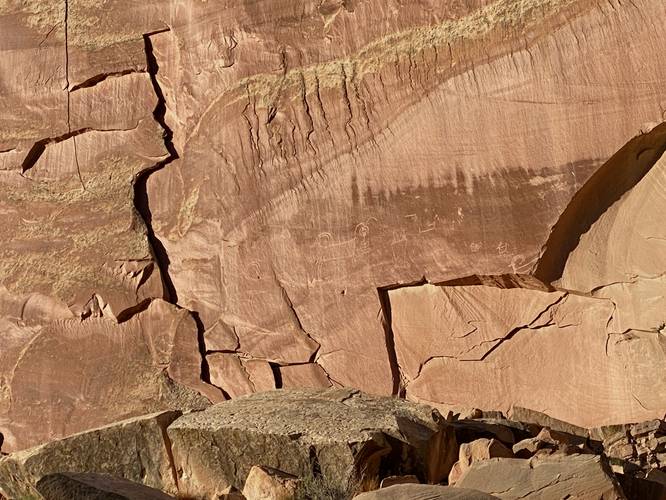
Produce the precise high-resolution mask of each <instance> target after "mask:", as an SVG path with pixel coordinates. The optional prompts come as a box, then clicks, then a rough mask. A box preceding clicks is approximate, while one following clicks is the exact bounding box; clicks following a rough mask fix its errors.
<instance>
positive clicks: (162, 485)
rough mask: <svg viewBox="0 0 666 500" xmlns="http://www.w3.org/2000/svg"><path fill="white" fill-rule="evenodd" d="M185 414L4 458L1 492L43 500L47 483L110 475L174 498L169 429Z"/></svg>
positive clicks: (117, 426) (141, 420)
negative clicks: (64, 476)
mask: <svg viewBox="0 0 666 500" xmlns="http://www.w3.org/2000/svg"><path fill="white" fill-rule="evenodd" d="M180 415H181V413H180V412H178V411H167V412H162V413H155V414H152V415H144V416H141V417H137V418H133V419H129V420H125V421H122V422H116V423H114V424H112V425H109V426H107V427H101V428H98V429H94V430H91V431H88V432H83V433H80V434H75V435H72V436H68V437H66V438H63V439H60V440H56V441H51V442H49V443H47V444H44V445H41V446H38V447H35V448H30V449H27V450H23V451H19V452H16V453H13V454H11V455H8V456H6V457H3V458H1V459H0V490H2V491H4V493H5V494H6V495H7V496H9V497H10V498H31V497H33V496H34V497H35V498H41V497H40V493H39V491H38V490H39V488H37V485H38V483H39V481H40V480H42V478H44V477H45V476H49V475H51V474H55V473H69V472H72V473H95V474H106V475H109V476H113V477H114V478H117V479H121V480H122V479H124V480H128V481H133V482H136V483H140V484H143V485H146V486H149V487H151V488H157V489H158V490H162V491H165V492H168V493H175V492H176V477H175V475H174V469H173V464H172V463H171V458H170V451H169V448H168V441H167V440H166V428H167V426H168V425H169V424H170V423H171V422H173V421H174V420H175V419H176V418H178V416H180ZM47 484H51V483H49V481H48V480H47ZM42 485H44V483H42Z"/></svg>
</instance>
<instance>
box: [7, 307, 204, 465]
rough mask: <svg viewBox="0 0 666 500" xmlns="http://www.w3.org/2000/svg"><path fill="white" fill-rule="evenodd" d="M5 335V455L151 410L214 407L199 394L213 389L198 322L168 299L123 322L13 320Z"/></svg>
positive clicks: (8, 325)
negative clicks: (205, 378) (204, 377)
mask: <svg viewBox="0 0 666 500" xmlns="http://www.w3.org/2000/svg"><path fill="white" fill-rule="evenodd" d="M0 331H1V332H2V333H3V337H2V338H3V341H4V342H7V340H9V341H12V343H10V344H9V347H10V349H8V350H7V351H1V352H2V354H0V356H1V357H0V359H2V360H3V361H4V362H3V363H2V364H0V381H2V383H3V387H5V388H6V391H3V392H1V393H0V429H2V430H1V431H0V432H2V433H3V434H4V437H5V443H4V445H3V448H2V449H3V451H7V452H9V451H13V450H20V449H23V448H28V447H30V446H34V445H36V444H39V443H42V442H45V441H49V440H51V439H54V438H59V437H63V436H66V435H68V434H73V433H75V432H78V431H80V430H81V429H89V428H92V427H98V426H101V425H105V424H110V423H111V422H114V421H116V420H121V419H124V418H128V417H132V416H136V415H142V414H145V413H147V412H153V411H158V410H165V409H170V408H181V409H191V408H200V409H201V408H204V407H206V406H207V405H208V404H209V402H208V399H206V398H205V397H204V396H202V395H201V394H200V393H199V392H198V391H201V392H206V390H207V389H208V388H205V387H202V386H204V384H203V382H201V379H200V370H201V363H200V357H199V351H198V349H197V330H196V326H195V324H194V321H193V320H192V318H191V317H190V316H189V314H188V313H187V311H183V310H178V309H177V308H176V307H175V306H173V305H171V304H168V303H166V302H164V301H161V300H155V301H153V302H151V303H150V305H149V306H148V308H147V309H146V310H145V311H142V312H140V313H138V314H136V315H134V316H133V317H132V318H131V319H130V320H128V321H126V322H124V323H122V324H117V323H116V322H115V321H113V320H108V319H106V318H89V319H86V320H84V321H83V322H81V321H80V320H78V319H66V320H58V321H55V322H53V323H50V324H48V325H46V326H39V327H35V326H32V327H31V326H17V325H16V324H14V323H12V322H10V321H8V320H7V321H5V322H4V323H0ZM14 345H16V347H13V346H14ZM210 389H211V390H214V388H213V387H210ZM213 397H214V395H211V398H213Z"/></svg>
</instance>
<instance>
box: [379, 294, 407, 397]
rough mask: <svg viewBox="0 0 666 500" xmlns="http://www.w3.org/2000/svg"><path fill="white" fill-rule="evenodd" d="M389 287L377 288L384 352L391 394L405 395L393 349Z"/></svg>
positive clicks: (396, 357)
mask: <svg viewBox="0 0 666 500" xmlns="http://www.w3.org/2000/svg"><path fill="white" fill-rule="evenodd" d="M390 289H391V288H390V287H385V288H377V295H379V306H380V307H381V311H380V314H381V315H382V318H381V320H382V326H383V327H384V339H385V342H386V352H387V353H388V359H389V364H390V366H391V376H392V378H393V395H394V396H398V397H401V398H403V397H405V390H404V389H405V388H404V387H403V384H402V376H401V373H400V365H398V355H397V354H396V351H395V338H394V336H393V327H392V324H391V300H390V298H389V290H390Z"/></svg>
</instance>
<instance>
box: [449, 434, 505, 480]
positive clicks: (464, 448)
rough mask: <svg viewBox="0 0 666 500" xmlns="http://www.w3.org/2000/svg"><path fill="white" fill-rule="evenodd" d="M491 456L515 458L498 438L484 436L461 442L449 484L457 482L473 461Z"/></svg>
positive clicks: (487, 458)
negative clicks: (469, 441)
mask: <svg viewBox="0 0 666 500" xmlns="http://www.w3.org/2000/svg"><path fill="white" fill-rule="evenodd" d="M491 458H513V453H512V452H511V450H510V449H509V448H507V447H506V446H504V445H503V444H502V443H501V442H500V441H497V440H496V439H484V438H482V439H477V440H476V441H472V442H471V443H463V444H461V445H460V454H459V458H458V461H457V462H456V464H455V465H454V466H453V469H452V470H451V473H450V474H449V484H450V485H451V484H455V482H456V481H457V480H458V479H459V478H460V476H461V475H462V474H464V473H465V471H466V470H467V469H469V468H470V467H471V465H472V464H473V463H475V462H478V461H480V460H489V459H491Z"/></svg>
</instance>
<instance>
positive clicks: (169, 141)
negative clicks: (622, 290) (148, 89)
mask: <svg viewBox="0 0 666 500" xmlns="http://www.w3.org/2000/svg"><path fill="white" fill-rule="evenodd" d="M166 31H169V28H166V29H163V30H159V31H155V32H152V33H147V34H145V35H144V36H143V39H144V44H145V51H146V66H147V69H148V74H149V75H150V81H151V83H152V85H153V90H154V91H155V95H156V96H157V105H156V106H155V110H154V111H153V118H154V119H155V121H156V122H157V123H158V124H159V125H160V127H162V130H163V139H164V147H165V148H166V150H167V152H168V156H167V157H166V158H165V159H164V160H162V161H160V162H158V163H156V164H155V165H154V166H153V167H151V168H149V169H147V170H144V171H143V172H141V173H139V174H138V175H137V178H136V180H135V182H134V206H135V208H136V211H137V212H138V213H139V215H140V216H141V218H142V219H143V221H144V223H145V226H146V237H147V238H148V243H149V245H150V248H151V249H152V252H153V258H154V259H155V262H156V264H157V266H158V268H159V270H160V275H161V278H162V286H163V295H164V298H165V300H167V301H168V302H171V303H172V304H176V305H177V304H178V294H177V292H176V288H175V286H174V284H173V281H172V280H171V276H170V275H169V266H170V264H171V262H170V260H169V255H168V254H167V251H166V249H165V248H164V245H162V242H161V241H160V240H159V238H157V236H156V235H155V231H154V230H153V225H152V213H151V211H150V202H149V199H148V190H147V181H148V177H149V176H150V175H151V174H152V173H154V172H157V171H158V170H161V169H163V168H164V167H166V166H167V165H169V164H170V163H172V162H174V161H175V160H177V159H178V158H179V155H178V151H176V147H175V146H174V144H173V131H172V130H171V128H170V127H169V125H168V124H167V123H166V111H167V106H166V99H165V97H164V93H163V92H162V88H161V87H160V84H159V81H158V80H157V74H158V73H159V69H160V68H159V64H158V63H157V58H156V57H155V53H154V51H153V44H152V41H151V39H150V37H151V36H152V35H156V34H158V33H164V32H166ZM190 314H191V315H192V318H193V319H194V321H195V323H196V325H197V342H198V348H199V355H200V357H201V373H200V378H201V380H202V381H203V382H205V383H207V384H210V385H212V386H213V387H217V386H215V385H214V384H211V382H210V370H209V367H208V361H207V360H206V343H205V340H204V331H205V328H204V325H203V322H202V321H201V318H200V317H199V314H198V313H197V312H195V311H190ZM220 390H221V388H220ZM223 393H224V391H223ZM224 395H225V397H227V394H226V393H224Z"/></svg>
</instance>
